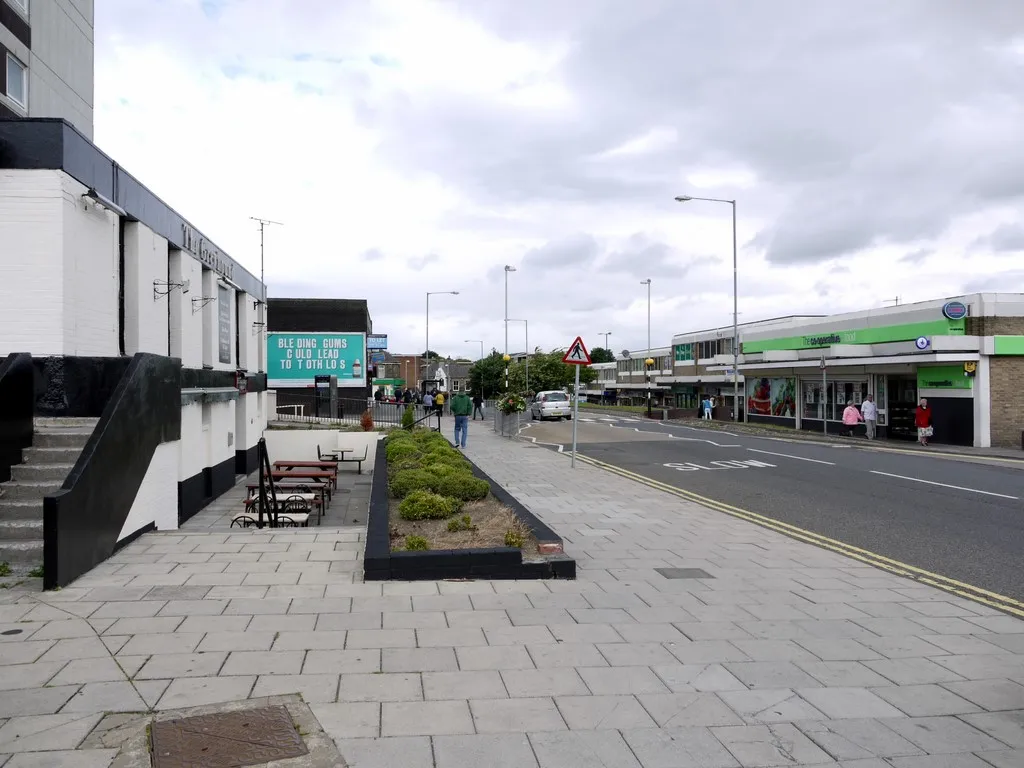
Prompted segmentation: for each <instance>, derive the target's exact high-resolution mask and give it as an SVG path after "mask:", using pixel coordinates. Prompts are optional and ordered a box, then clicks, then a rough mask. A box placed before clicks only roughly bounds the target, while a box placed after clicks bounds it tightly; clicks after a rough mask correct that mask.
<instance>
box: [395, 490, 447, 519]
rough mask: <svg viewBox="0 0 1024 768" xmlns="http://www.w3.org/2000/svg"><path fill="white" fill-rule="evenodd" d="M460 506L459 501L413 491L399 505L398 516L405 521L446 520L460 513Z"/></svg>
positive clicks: (427, 492) (426, 492)
mask: <svg viewBox="0 0 1024 768" xmlns="http://www.w3.org/2000/svg"><path fill="white" fill-rule="evenodd" d="M460 506H461V504H460V503H459V501H458V499H451V498H448V497H446V496H439V495H438V494H436V493H431V492H430V491H413V492H412V493H410V494H409V495H408V496H406V497H405V498H404V499H403V500H402V503H401V504H399V505H398V514H399V515H401V517H402V519H403V520H444V519H445V518H446V517H451V516H452V515H454V514H455V513H456V512H458V511H459V507H460Z"/></svg>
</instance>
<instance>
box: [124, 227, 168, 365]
mask: <svg viewBox="0 0 1024 768" xmlns="http://www.w3.org/2000/svg"><path fill="white" fill-rule="evenodd" d="M167 273H168V265H167V241H166V240H165V239H164V238H163V237H161V236H160V235H157V234H156V233H154V232H153V231H152V230H151V229H150V228H149V227H147V226H146V225H145V224H141V223H139V222H128V223H127V224H125V227H124V348H125V353H126V354H129V355H134V354H135V353H136V352H152V353H153V354H157V355H166V354H168V342H167V323H168V314H169V301H168V299H169V295H164V296H156V297H154V292H153V283H154V281H159V283H160V287H159V289H158V290H159V292H160V293H163V292H165V291H167V288H166V286H164V285H163V284H164V283H166V282H167Z"/></svg>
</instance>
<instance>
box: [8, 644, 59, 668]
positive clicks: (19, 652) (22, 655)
mask: <svg viewBox="0 0 1024 768" xmlns="http://www.w3.org/2000/svg"><path fill="white" fill-rule="evenodd" d="M54 645H56V641H54V640H41V641H34V640H25V641H23V642H20V643H0V666H2V665H9V664H30V663H32V662H33V661H35V660H36V659H38V658H39V657H40V656H42V655H43V654H44V653H46V652H47V651H48V650H49V649H50V648H52V647H53V646H54ZM72 658H74V657H72ZM53 661H65V662H66V661H70V659H53Z"/></svg>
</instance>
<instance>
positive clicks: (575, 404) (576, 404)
mask: <svg viewBox="0 0 1024 768" xmlns="http://www.w3.org/2000/svg"><path fill="white" fill-rule="evenodd" d="M573 379H574V383H573V387H572V397H573V401H572V466H573V469H575V468H576V425H577V424H579V423H580V367H579V366H578V365H577V366H576V375H575V376H574V377H573Z"/></svg>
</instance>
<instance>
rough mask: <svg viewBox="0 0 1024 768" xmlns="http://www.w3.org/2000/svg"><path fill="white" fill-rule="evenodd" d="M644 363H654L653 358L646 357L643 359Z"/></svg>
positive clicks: (649, 364)
mask: <svg viewBox="0 0 1024 768" xmlns="http://www.w3.org/2000/svg"><path fill="white" fill-rule="evenodd" d="M644 363H646V364H647V365H648V366H651V365H654V358H653V357H648V358H647V359H646V360H644Z"/></svg>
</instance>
